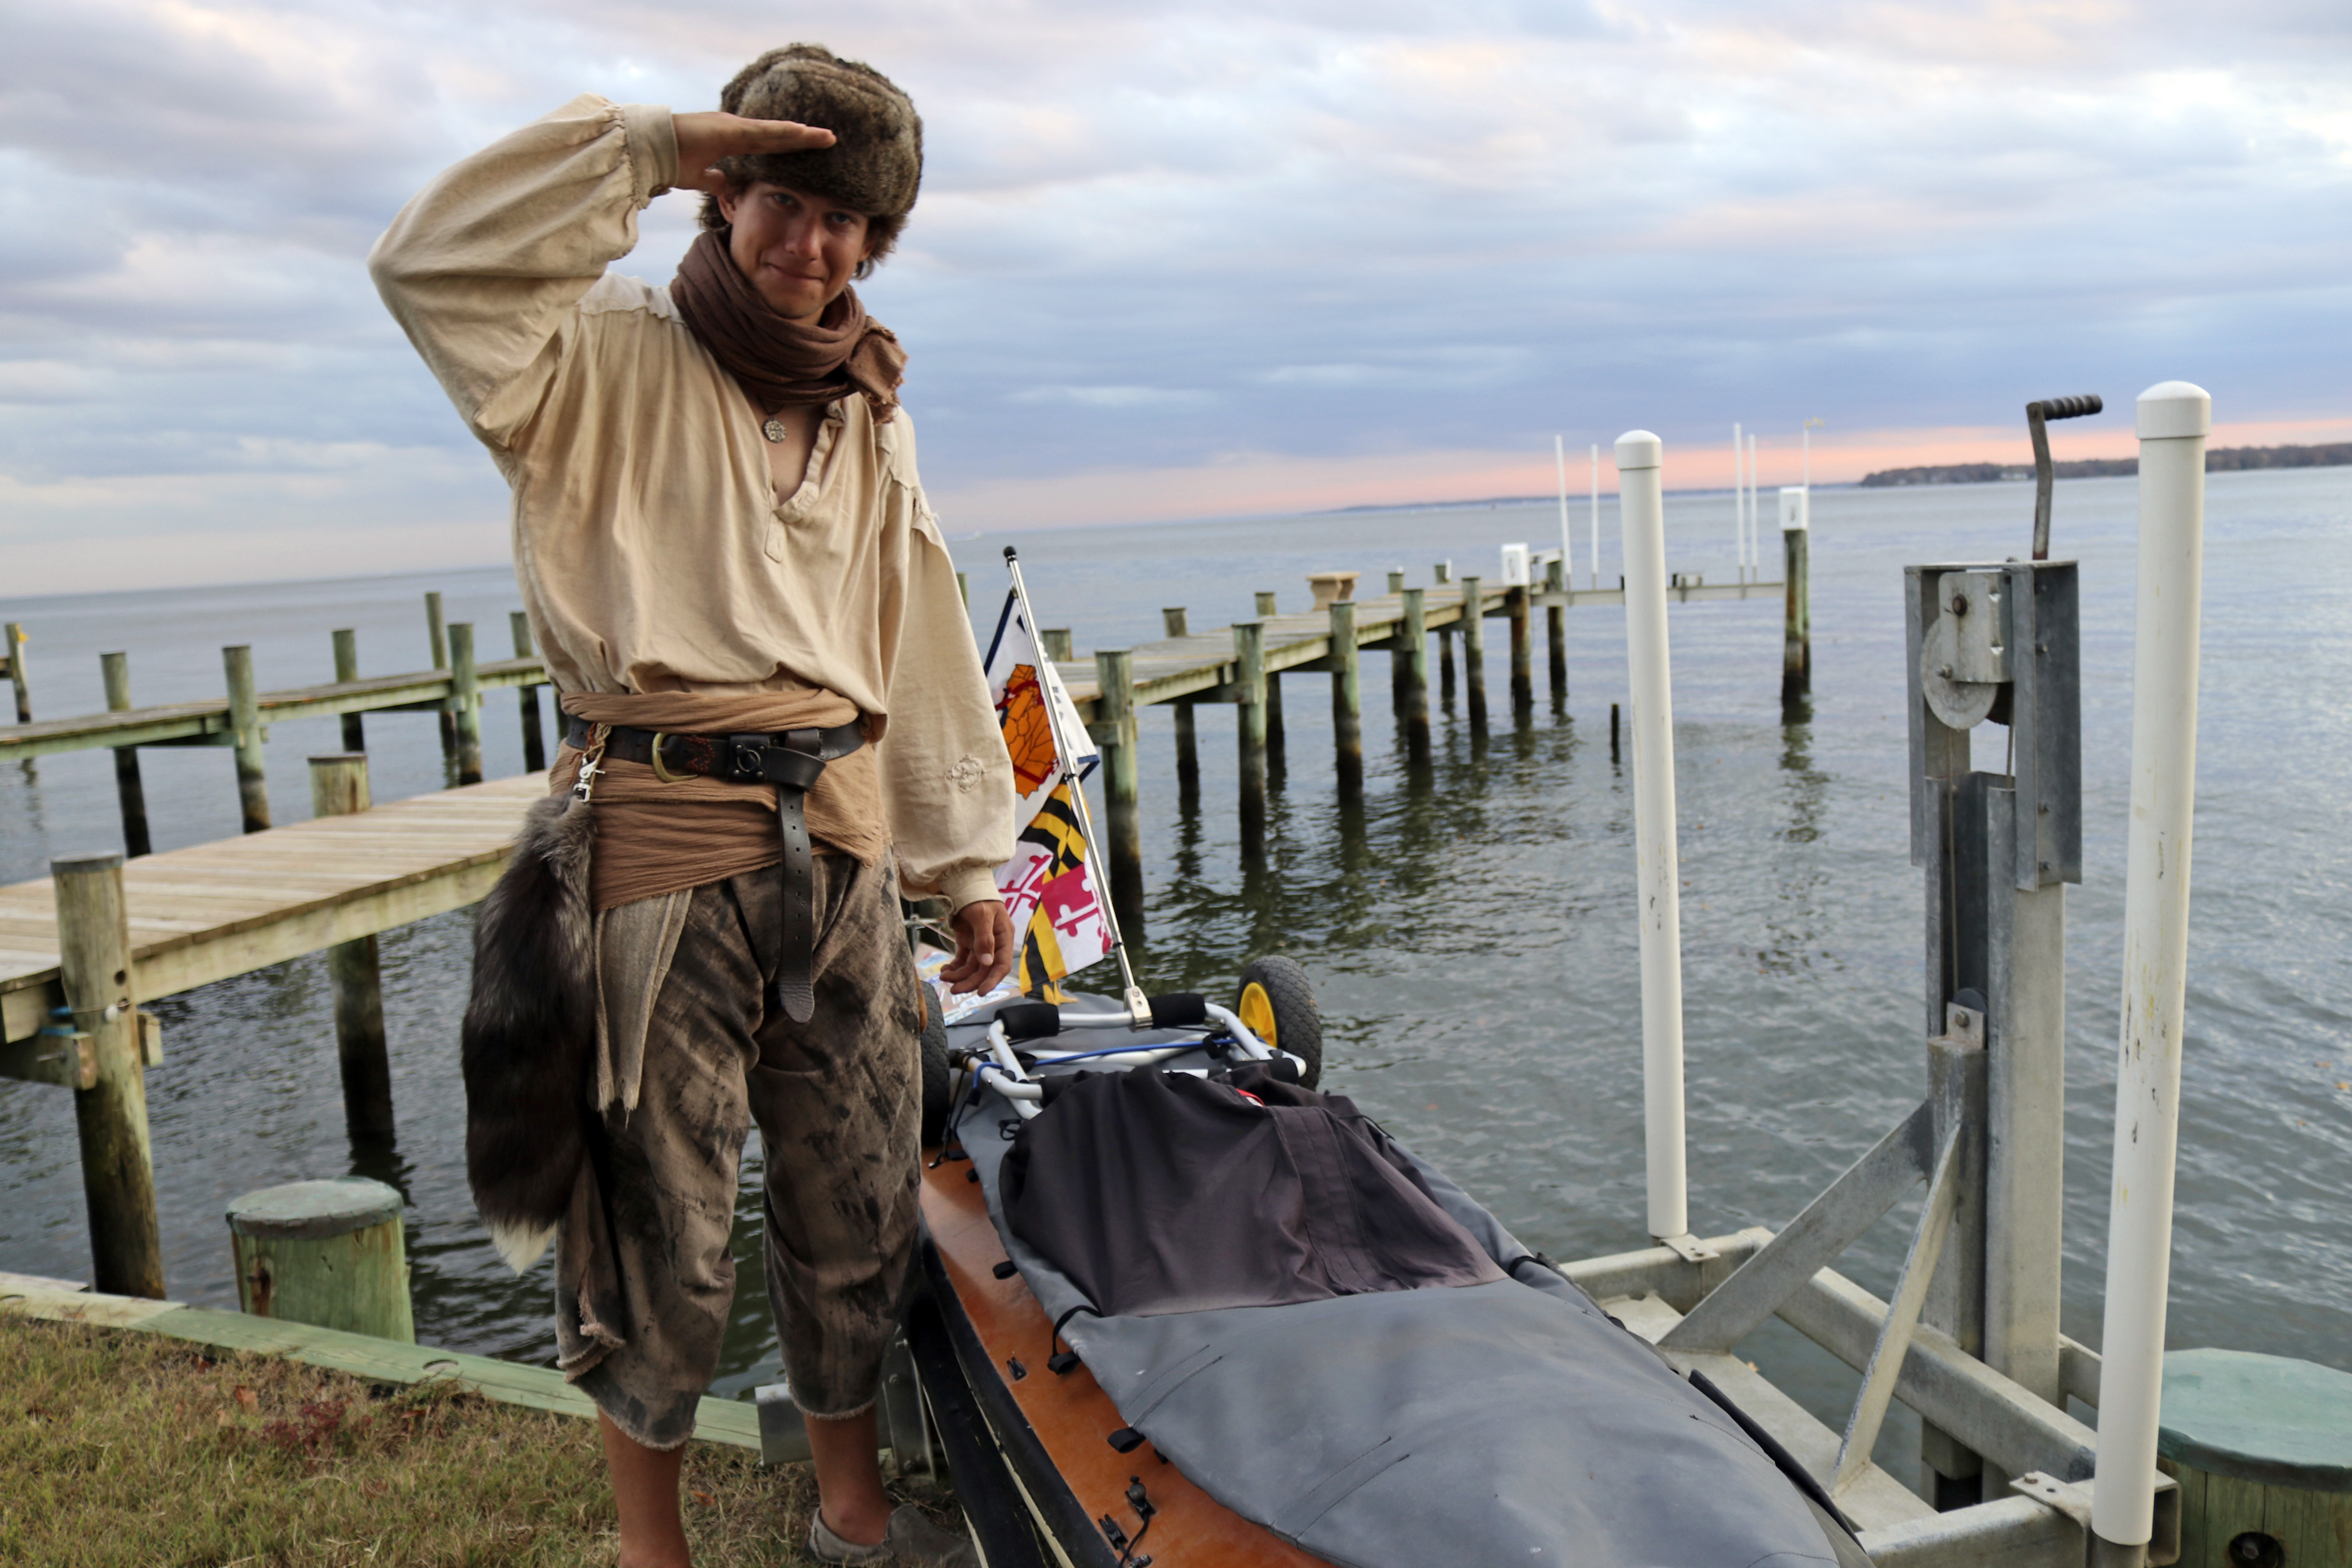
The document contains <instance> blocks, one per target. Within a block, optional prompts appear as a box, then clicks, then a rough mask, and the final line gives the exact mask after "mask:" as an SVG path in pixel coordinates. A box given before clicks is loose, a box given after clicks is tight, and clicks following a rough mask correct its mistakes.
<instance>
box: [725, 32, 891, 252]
mask: <svg viewBox="0 0 2352 1568" xmlns="http://www.w3.org/2000/svg"><path fill="white" fill-rule="evenodd" d="M719 108H720V109H722V110H726V111H727V112H728V113H730V114H740V115H743V116H745V117H746V118H748V119H751V120H791V121H797V122H798V123H800V124H803V125H816V126H822V127H823V128H824V129H825V130H827V131H830V132H833V133H834V136H835V142H834V144H833V145H832V146H830V147H824V148H819V149H816V150H814V151H812V152H806V153H762V154H760V155H758V156H756V157H737V158H728V159H723V160H721V161H720V163H719V169H720V171H721V172H722V173H724V174H726V175H727V177H728V178H729V179H730V180H732V181H734V182H736V183H737V184H743V183H746V182H748V181H751V180H767V181H771V182H772V183H774V184H780V185H789V186H791V187H792V188H793V190H796V191H806V192H808V193H810V194H811V195H820V196H830V197H832V198H833V199H834V200H835V201H837V202H840V203H841V204H843V205H845V206H850V207H854V208H856V210H857V211H859V212H862V213H865V214H866V216H869V217H883V218H888V217H904V216H906V215H907V214H908V213H910V212H912V211H913V210H914V208H915V193H916V192H917V191H918V190H919V189H920V188H921V185H922V183H923V119H922V116H921V115H919V114H917V113H916V112H915V105H914V100H911V99H909V98H908V96H907V95H906V94H905V93H904V92H901V91H900V90H899V89H898V84H897V83H895V82H893V81H892V80H891V79H889V78H888V77H887V76H884V75H883V74H882V73H881V72H880V71H878V70H876V69H875V68H873V67H872V66H869V65H867V64H866V63H865V62H864V61H862V60H845V59H842V58H839V57H838V56H836V55H835V53H834V52H833V51H832V50H831V49H828V48H826V47H824V45H822V44H793V45H792V46H790V47H786V48H781V49H770V50H769V51H768V52H767V53H766V54H764V55H761V57H760V58H758V59H756V60H753V61H752V62H751V64H750V65H748V66H745V67H744V68H742V69H741V70H740V71H738V72H737V73H736V75H735V79H734V80H733V81H730V82H729V83H728V84H727V86H726V89H725V90H723V91H722V92H720V93H719ZM706 226H713V227H715V226H716V225H709V224H708V220H707V219H706Z"/></svg>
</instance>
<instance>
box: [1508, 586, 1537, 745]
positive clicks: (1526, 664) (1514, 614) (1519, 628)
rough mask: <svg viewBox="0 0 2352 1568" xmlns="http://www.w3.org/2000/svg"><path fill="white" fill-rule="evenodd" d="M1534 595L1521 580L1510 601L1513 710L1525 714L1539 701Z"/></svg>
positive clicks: (1511, 593)
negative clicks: (1532, 601) (1537, 691)
mask: <svg viewBox="0 0 2352 1568" xmlns="http://www.w3.org/2000/svg"><path fill="white" fill-rule="evenodd" d="M1531 599H1532V595H1530V593H1529V592H1528V588H1527V587H1526V586H1525V585H1524V584H1522V585H1520V586H1517V587H1515V588H1513V589H1511V591H1510V597H1509V599H1508V600H1507V605H1508V606H1509V612H1510V617H1511V711H1512V712H1513V713H1517V714H1525V713H1526V712H1527V711H1528V710H1529V709H1531V708H1533V707H1534V706H1535V705H1536V649H1535V636H1534V633H1535V627H1534V625H1533V621H1534V614H1533V611H1534V605H1532V603H1531V602H1530V601H1531Z"/></svg>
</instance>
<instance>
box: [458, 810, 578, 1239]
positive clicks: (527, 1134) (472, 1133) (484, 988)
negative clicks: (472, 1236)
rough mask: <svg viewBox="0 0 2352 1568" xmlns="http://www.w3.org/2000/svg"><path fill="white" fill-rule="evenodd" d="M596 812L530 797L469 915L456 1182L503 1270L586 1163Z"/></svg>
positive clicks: (567, 1194) (546, 1221)
mask: <svg viewBox="0 0 2352 1568" xmlns="http://www.w3.org/2000/svg"><path fill="white" fill-rule="evenodd" d="M595 838H596V815H595V811H594V808H593V807H592V806H591V805H588V804H587V803H586V802H575V801H574V800H573V798H572V795H571V793H570V792H569V791H566V792H565V793H563V794H561V795H550V796H549V797H548V798H547V799H545V800H542V801H538V802H535V803H533V805H531V808H530V812H529V813H528V814H527V815H526V816H524V818H523V827H522V833H521V835H520V837H518V838H517V839H516V841H515V849H514V858H512V859H511V860H510V861H509V862H508V865H507V868H506V872H505V874H504V875H503V876H501V877H499V881H498V885H497V886H496V887H494V888H492V889H490V893H489V897H488V898H486V899H484V900H482V909H481V914H480V916H479V917H478V919H477V920H476V921H475V923H474V989H473V994H472V996H471V997H470V998H468V1000H467V1004H466V1021H465V1025H464V1027H463V1029H462V1031H461V1033H460V1037H459V1039H460V1045H459V1058H460V1061H461V1063H462V1065H463V1068H464V1071H465V1079H466V1179H467V1182H468V1183H469V1184H471V1185H472V1187H473V1189H474V1205H475V1207H476V1208H477V1209H478V1210H479V1211H480V1212H481V1215H482V1222H483V1223H484V1224H485V1225H486V1226H488V1227H489V1232H490V1239H491V1241H492V1242H493V1243H494V1244H496V1246H497V1247H498V1249H499V1254H500V1255H501V1256H503V1257H504V1258H506V1260H507V1262H508V1263H509V1265H511V1266H512V1267H513V1268H514V1269H515V1271H516V1272H518V1273H520V1272H521V1271H522V1270H523V1269H525V1268H530V1265H531V1264H532V1263H534V1262H535V1261H537V1260H538V1258H539V1255H540V1254H541V1252H543V1251H545V1250H546V1248H547V1244H548V1242H549V1241H550V1240H551V1239H552V1238H553V1237H554V1235H555V1226H556V1222H557V1221H558V1220H559V1219H561V1218H562V1215H563V1211H564V1208H565V1206H566V1205H568V1204H569V1203H570V1202H571V1198H572V1184H573V1183H574V1182H575V1181H576V1180H577V1179H578V1176H579V1173H580V1167H581V1163H582V1162H583V1161H584V1160H585V1159H586V1158H587V1142H586V1133H585V1126H586V1120H587V1117H588V1115H589V1105H588V1100H589V1092H588V1085H589V1081H590V1079H591V1077H592V1075H593V1073H594V1071H595V1053H596V913H595V909H594V906H593V904H592V903H591V901H590V900H589V895H588V858H589V855H590V853H591V851H592V850H593V847H594V845H595Z"/></svg>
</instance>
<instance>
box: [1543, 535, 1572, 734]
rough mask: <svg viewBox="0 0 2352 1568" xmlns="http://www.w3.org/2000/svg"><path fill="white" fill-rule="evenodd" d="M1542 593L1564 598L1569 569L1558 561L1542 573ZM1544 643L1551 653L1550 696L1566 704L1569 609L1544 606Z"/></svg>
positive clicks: (1562, 606) (1561, 606) (1558, 606)
mask: <svg viewBox="0 0 2352 1568" xmlns="http://www.w3.org/2000/svg"><path fill="white" fill-rule="evenodd" d="M1544 590H1545V591H1546V592H1547V593H1552V594H1563V593H1566V592H1567V591H1568V569H1567V567H1566V565H1565V564H1564V563H1561V562H1558V561H1554V562H1552V563H1549V565H1548V566H1547V567H1546V568H1545V569H1544ZM1544 639H1545V641H1546V643H1547V644H1549V647H1550V650H1551V694H1552V696H1553V698H1554V699H1556V700H1559V701H1561V702H1565V701H1567V700H1568V606H1567V605H1545V606H1544Z"/></svg>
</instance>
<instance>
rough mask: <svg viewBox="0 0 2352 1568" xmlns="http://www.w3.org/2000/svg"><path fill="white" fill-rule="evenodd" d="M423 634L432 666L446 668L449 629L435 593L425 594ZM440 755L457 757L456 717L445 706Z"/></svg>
mask: <svg viewBox="0 0 2352 1568" xmlns="http://www.w3.org/2000/svg"><path fill="white" fill-rule="evenodd" d="M425 637H426V638H427V640H429V641H430V642H431V644H432V645H433V668H436V669H446V668H449V631H448V627H447V626H446V623H445V622H444V621H443V620H442V618H441V595H439V594H437V593H434V594H427V595H425ZM441 755H442V758H443V759H444V760H445V761H448V762H455V761H456V760H457V718H456V716H455V715H454V714H452V713H451V712H450V711H449V710H447V709H446V708H444V709H443V710H441Z"/></svg>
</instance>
